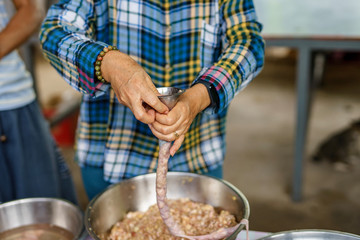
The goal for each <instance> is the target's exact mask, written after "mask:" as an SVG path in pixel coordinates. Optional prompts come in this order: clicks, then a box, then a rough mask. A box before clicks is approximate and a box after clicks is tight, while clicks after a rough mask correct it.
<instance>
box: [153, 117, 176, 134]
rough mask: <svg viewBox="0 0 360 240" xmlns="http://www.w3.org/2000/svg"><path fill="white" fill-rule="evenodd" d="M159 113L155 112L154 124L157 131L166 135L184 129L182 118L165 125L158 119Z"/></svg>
mask: <svg viewBox="0 0 360 240" xmlns="http://www.w3.org/2000/svg"><path fill="white" fill-rule="evenodd" d="M157 115H158V113H155V121H154V122H153V124H152V125H153V127H154V128H155V129H156V131H158V132H160V133H162V134H164V135H168V134H171V133H173V132H175V131H176V130H179V129H182V127H181V126H182V121H181V119H178V120H177V121H176V122H175V123H171V125H164V124H162V123H160V122H158V121H157V119H156V116H157Z"/></svg>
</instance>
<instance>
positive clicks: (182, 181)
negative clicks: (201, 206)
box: [84, 172, 250, 240]
mask: <svg viewBox="0 0 360 240" xmlns="http://www.w3.org/2000/svg"><path fill="white" fill-rule="evenodd" d="M155 180H156V174H155V173H150V174H145V175H141V176H137V177H134V178H131V179H128V180H125V181H122V182H119V183H117V184H113V185H111V186H109V187H108V188H107V189H106V190H105V191H104V192H102V193H100V194H99V195H97V196H96V197H95V198H93V199H92V200H91V201H90V203H89V205H88V207H87V209H86V210H85V218H84V219H85V226H86V229H87V231H88V233H89V235H90V236H91V237H92V238H93V239H95V240H99V237H98V236H97V234H101V233H105V232H107V231H108V230H109V229H110V228H111V227H112V226H113V225H114V224H115V223H116V222H117V221H119V220H121V219H122V218H123V217H124V216H125V215H126V213H128V212H129V211H146V210H147V209H148V208H149V207H150V206H151V205H153V204H156V193H155ZM167 183H168V185H167V188H168V189H167V190H168V191H167V197H168V198H169V199H178V198H184V197H187V198H190V199H191V200H193V201H197V202H202V203H207V204H210V205H212V206H214V207H217V208H220V209H225V210H227V211H229V212H230V213H231V214H233V215H235V216H236V218H237V220H238V221H240V220H241V219H249V214H250V207H249V203H248V201H247V199H246V197H245V196H244V194H242V193H241V192H240V191H239V190H238V189H237V188H236V187H234V186H233V185H232V184H230V183H228V182H227V181H224V180H221V179H218V178H213V177H208V176H204V175H199V174H194V173H184V172H169V173H168V175H167ZM243 228H244V225H240V226H239V228H238V229H237V230H236V231H235V232H234V233H233V234H232V235H231V236H230V237H228V238H227V239H235V238H236V236H237V235H238V233H239V232H240V231H241V230H242V229H243Z"/></svg>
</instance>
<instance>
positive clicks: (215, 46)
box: [200, 21, 221, 68]
mask: <svg viewBox="0 0 360 240" xmlns="http://www.w3.org/2000/svg"><path fill="white" fill-rule="evenodd" d="M220 30H221V28H220V25H219V24H215V25H211V24H208V23H206V22H205V21H203V22H202V27H201V36H200V62H201V67H202V68H204V67H209V66H211V65H213V64H214V62H216V61H217V59H218V58H219V55H220V49H221V31H220Z"/></svg>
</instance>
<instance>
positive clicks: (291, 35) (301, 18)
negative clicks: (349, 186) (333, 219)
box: [254, 0, 360, 201]
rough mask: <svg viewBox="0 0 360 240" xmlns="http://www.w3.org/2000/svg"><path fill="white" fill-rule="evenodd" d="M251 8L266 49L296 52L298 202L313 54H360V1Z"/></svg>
mask: <svg viewBox="0 0 360 240" xmlns="http://www.w3.org/2000/svg"><path fill="white" fill-rule="evenodd" d="M254 4H255V9H256V11H257V14H258V17H259V20H260V22H261V23H262V24H263V26H264V28H263V37H264V39H265V41H266V46H267V47H271V46H282V47H290V48H294V49H297V50H298V61H297V73H296V88H297V103H296V108H297V113H296V115H297V116H296V124H295V125H296V128H295V153H294V167H293V189H292V198H293V200H294V201H301V199H302V178H303V177H302V175H303V161H304V159H305V147H306V134H307V127H308V118H309V112H310V109H311V99H312V77H311V72H312V68H313V66H312V65H311V62H312V61H311V60H312V53H313V52H314V51H318V50H326V51H328V50H344V51H360V1H359V0H343V1H338V0H254ZM265 64H266V63H265Z"/></svg>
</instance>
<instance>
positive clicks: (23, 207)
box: [0, 198, 84, 239]
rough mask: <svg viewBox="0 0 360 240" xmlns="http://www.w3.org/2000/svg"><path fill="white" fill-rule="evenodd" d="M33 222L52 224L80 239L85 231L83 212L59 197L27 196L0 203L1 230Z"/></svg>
mask: <svg viewBox="0 0 360 240" xmlns="http://www.w3.org/2000/svg"><path fill="white" fill-rule="evenodd" d="M32 224H51V225H54V226H57V227H61V228H63V229H65V230H68V231H69V232H71V233H72V234H73V235H74V239H78V238H79V237H80V235H81V234H82V232H83V231H84V225H83V214H82V212H81V210H80V209H79V208H78V207H77V206H75V205H74V204H72V203H70V202H68V201H65V200H62V199H57V198H25V199H20V200H14V201H10V202H6V203H3V204H1V205H0V232H4V231H7V230H11V229H14V228H18V227H23V226H26V225H32Z"/></svg>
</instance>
